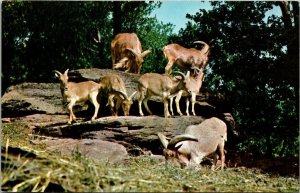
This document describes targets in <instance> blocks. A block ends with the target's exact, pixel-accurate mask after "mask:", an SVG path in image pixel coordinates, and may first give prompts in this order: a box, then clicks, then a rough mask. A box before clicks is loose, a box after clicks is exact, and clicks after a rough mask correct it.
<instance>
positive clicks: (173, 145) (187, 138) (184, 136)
mask: <svg viewBox="0 0 300 193" xmlns="http://www.w3.org/2000/svg"><path fill="white" fill-rule="evenodd" d="M181 141H196V142H198V138H196V137H195V136H193V135H190V134H182V135H177V136H175V137H173V138H172V139H171V140H170V143H169V144H168V146H167V149H170V150H173V149H175V150H177V149H178V148H179V147H176V144H177V143H179V142H181Z"/></svg>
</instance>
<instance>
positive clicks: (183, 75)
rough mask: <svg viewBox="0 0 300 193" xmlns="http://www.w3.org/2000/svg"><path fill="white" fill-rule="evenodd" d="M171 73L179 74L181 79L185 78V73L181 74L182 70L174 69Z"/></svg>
mask: <svg viewBox="0 0 300 193" xmlns="http://www.w3.org/2000/svg"><path fill="white" fill-rule="evenodd" d="M172 73H173V74H179V75H180V76H181V77H182V79H183V80H184V79H185V74H183V73H182V72H179V71H174V72H172Z"/></svg>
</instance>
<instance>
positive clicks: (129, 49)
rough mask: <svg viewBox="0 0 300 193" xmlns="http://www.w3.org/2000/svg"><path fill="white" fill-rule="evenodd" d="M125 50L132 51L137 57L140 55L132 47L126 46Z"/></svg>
mask: <svg viewBox="0 0 300 193" xmlns="http://www.w3.org/2000/svg"><path fill="white" fill-rule="evenodd" d="M125 50H128V51H130V52H131V53H132V54H133V55H134V56H135V57H138V54H137V53H136V51H135V50H133V49H131V48H126V49H125Z"/></svg>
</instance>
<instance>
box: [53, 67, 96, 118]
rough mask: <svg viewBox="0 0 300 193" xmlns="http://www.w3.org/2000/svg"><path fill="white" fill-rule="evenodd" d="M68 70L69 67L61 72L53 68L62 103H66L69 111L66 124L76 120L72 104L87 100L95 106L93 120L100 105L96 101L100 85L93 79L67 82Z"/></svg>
mask: <svg viewBox="0 0 300 193" xmlns="http://www.w3.org/2000/svg"><path fill="white" fill-rule="evenodd" d="M68 71H69V69H67V70H66V71H65V72H64V74H62V73H60V72H59V71H57V70H54V73H55V76H56V77H58V78H59V80H60V91H61V94H62V97H63V103H64V104H65V103H67V107H68V111H69V113H70V118H69V121H68V124H71V123H72V121H76V116H75V115H74V113H73V106H74V105H75V104H76V103H85V102H86V101H88V100H89V101H90V102H91V103H92V104H93V105H94V107H95V112H94V115H93V116H92V118H91V120H95V118H96V117H97V114H98V110H99V107H100V105H99V103H98V101H97V96H98V93H99V88H100V85H99V84H98V83H96V82H94V81H84V82H79V83H75V82H68V79H69V77H68Z"/></svg>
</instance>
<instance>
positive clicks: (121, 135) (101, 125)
mask: <svg viewBox="0 0 300 193" xmlns="http://www.w3.org/2000/svg"><path fill="white" fill-rule="evenodd" d="M203 120H204V119H203V118H202V117H195V116H191V117H187V116H182V117H174V118H164V117H158V116H145V117H137V116H126V117H125V116H122V117H112V116H110V117H103V118H99V119H96V120H95V121H84V122H79V123H74V124H72V125H66V124H59V125H57V124H55V125H47V126H37V127H36V128H35V129H34V130H35V133H39V134H41V135H46V136H52V137H60V138H62V137H64V138H66V137H67V138H74V139H81V138H92V139H100V140H105V141H112V142H117V143H119V144H122V145H124V146H125V147H127V148H133V147H135V146H137V147H141V148H143V149H147V150H151V151H152V152H158V150H159V148H160V142H159V140H158V138H157V133H158V132H162V133H164V134H165V135H166V136H168V137H174V136H175V135H177V134H180V133H183V132H184V130H185V128H186V127H187V126H189V125H193V124H199V123H201V122H202V121H203Z"/></svg>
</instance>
